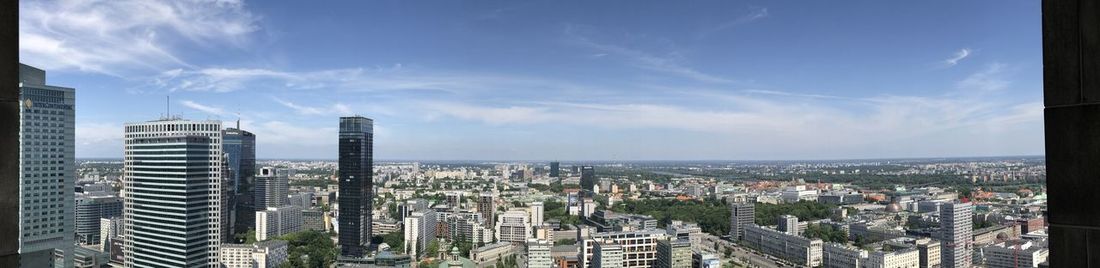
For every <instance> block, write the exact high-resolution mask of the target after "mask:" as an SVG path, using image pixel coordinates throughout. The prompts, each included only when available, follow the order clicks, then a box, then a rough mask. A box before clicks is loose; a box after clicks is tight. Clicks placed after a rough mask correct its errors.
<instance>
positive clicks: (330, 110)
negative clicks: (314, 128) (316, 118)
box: [272, 97, 355, 115]
mask: <svg viewBox="0 0 1100 268" xmlns="http://www.w3.org/2000/svg"><path fill="white" fill-rule="evenodd" d="M272 99H273V100H275V102H276V103H278V104H280V105H282V106H284V107H287V108H290V109H291V110H294V112H295V113H298V114H301V115H351V114H354V113H355V112H353V111H352V109H351V107H348V106H347V105H345V104H342V103H334V104H332V105H331V106H328V107H315V106H307V105H301V104H297V103H294V102H290V101H286V100H283V99H280V98H275V97H272Z"/></svg>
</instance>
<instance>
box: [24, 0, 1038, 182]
mask: <svg viewBox="0 0 1100 268" xmlns="http://www.w3.org/2000/svg"><path fill="white" fill-rule="evenodd" d="M204 4H207V3H201V2H180V3H175V4H166V3H164V2H125V1H116V2H95V1H93V2H81V3H71V2H31V1H24V2H23V3H22V4H21V7H20V9H21V10H20V11H21V14H22V16H21V18H20V20H21V26H20V27H21V28H20V36H21V37H22V38H21V40H20V42H21V44H20V58H21V60H22V61H23V62H24V63H26V64H29V65H32V66H35V67H39V68H42V69H45V70H46V71H48V72H49V74H50V77H49V79H50V81H51V83H53V84H57V85H62V86H67V87H74V88H77V89H78V90H80V91H79V92H82V93H78V94H80V95H79V96H78V98H77V101H78V103H77V109H78V110H77V114H76V117H77V126H76V129H77V130H76V132H77V145H76V147H77V148H76V154H77V157H78V158H101V157H105V158H118V157H121V155H122V154H121V152H122V144H121V140H122V124H123V123H126V122H143V121H147V120H152V119H155V118H157V117H159V116H160V115H162V114H161V111H164V109H165V108H166V107H163V105H164V96H166V95H171V98H172V103H171V106H172V111H179V112H178V113H177V114H179V115H182V116H184V117H185V118H188V119H194V120H201V119H205V118H217V119H220V120H223V121H225V122H226V123H227V124H229V123H230V122H232V121H234V120H236V115H235V114H236V113H238V112H239V113H240V114H241V117H242V128H243V129H245V130H248V131H251V132H253V133H256V137H257V138H256V140H257V147H258V148H257V151H258V152H257V158H260V159H335V155H336V141H337V139H336V138H335V137H336V136H337V134H336V126H337V125H336V123H337V120H338V117H339V116H342V115H350V114H360V115H363V116H366V117H370V118H372V119H374V120H375V124H376V126H375V131H376V135H377V137H376V143H377V144H376V146H377V147H376V149H377V154H376V158H377V159H409V160H414V159H416V160H478V159H499V160H509V159H511V160H520V159H524V160H531V159H545V160H563V161H572V160H595V159H601V160H704V159H713V160H719V159H737V160H750V161H751V160H777V159H801V160H812V159H874V158H883V157H885V158H912V157H956V156H958V157H966V156H1000V155H1042V154H1043V133H1042V104H1041V100H1042V95H1041V90H1040V89H1041V83H1042V78H1041V76H1040V75H1041V73H1042V68H1041V60H1040V58H1041V50H1040V45H1041V44H1040V36H1041V35H1039V23H1038V21H1039V7H1038V6H1039V3H1037V2H1034V1H1011V2H993V1H983V2H968V3H950V2H935V3H919V4H918V3H890V4H886V3H874V2H860V3H851V2H848V3H828V4H825V3H799V4H798V5H797V7H796V6H795V5H791V6H787V5H784V3H771V2H756V1H744V2H742V1H738V2H736V3H726V2H700V3H697V5H691V6H686V5H685V6H673V7H668V6H663V7H662V6H650V5H648V4H646V3H638V4H636V5H632V6H631V7H632V8H635V7H636V9H632V10H631V11H632V12H628V13H625V14H615V15H611V18H606V19H605V18H601V17H599V15H601V14H605V13H607V12H604V11H608V10H615V9H616V8H617V7H621V5H623V2H615V3H611V2H608V3H591V5H585V6H566V5H561V6H554V5H547V2H535V3H508V2H503V3H497V4H495V5H489V6H479V4H473V3H445V4H442V5H431V6H418V5H420V3H397V2H372V3H344V4H347V5H352V6H349V7H347V8H338V9H334V8H330V7H331V6H326V7H318V6H311V5H308V3H266V2H248V3H243V2H236V1H223V2H220V3H218V4H212V5H204ZM278 5H297V6H278ZM362 5H368V6H362ZM369 5H382V6H385V8H372V7H371V6H369ZM805 5H816V6H814V7H806V6H805ZM897 5H913V6H912V8H906V7H898V6H897ZM918 5H919V6H918ZM501 6H509V7H506V8H505V7H501ZM47 10H60V12H45V11H47ZM134 10H149V11H160V13H156V14H159V15H160V16H110V15H111V14H116V15H117V14H131V13H133V11H134ZM383 10H386V11H389V12H383ZM892 10H904V11H905V12H904V13H903V12H900V11H896V12H895V11H892ZM839 11H848V12H839ZM406 13H407V14H406ZM668 13H676V14H690V15H693V16H689V17H692V18H691V19H683V18H682V16H670V17H661V16H659V15H661V14H668ZM77 15H83V16H77ZM322 15H324V16H322ZM291 16H293V17H291ZM425 18H427V19H425ZM199 22H201V23H199ZM822 22H828V23H822ZM868 22H874V23H868ZM150 25H151V26H150ZM949 26H950V27H949ZM1028 31H1030V32H1032V33H1033V34H1021V32H1028ZM777 33H779V34H777ZM105 36H110V37H111V38H105ZM135 41H137V42H135ZM806 42H814V44H815V45H814V46H807V45H806V44H807V43H806ZM791 76H796V78H794V79H792V78H791ZM119 102H124V103H127V105H124V106H121V107H119V105H116V104H117V103H119ZM135 111H143V112H135Z"/></svg>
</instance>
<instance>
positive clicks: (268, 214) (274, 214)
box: [256, 206, 302, 241]
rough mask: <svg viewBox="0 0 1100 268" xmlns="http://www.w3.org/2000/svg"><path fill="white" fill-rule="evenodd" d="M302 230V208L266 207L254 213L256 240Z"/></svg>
mask: <svg viewBox="0 0 1100 268" xmlns="http://www.w3.org/2000/svg"><path fill="white" fill-rule="evenodd" d="M301 230H302V207H292V206H286V207H277V208H275V207H268V208H267V210H264V211H256V240H259V241H263V240H268V239H273V238H275V237H277V236H281V235H285V234H289V233H293V232H298V231H301Z"/></svg>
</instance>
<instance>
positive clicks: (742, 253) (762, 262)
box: [703, 234, 797, 268]
mask: <svg viewBox="0 0 1100 268" xmlns="http://www.w3.org/2000/svg"><path fill="white" fill-rule="evenodd" d="M703 238H704V239H705V240H706V241H707V242H708V243H707V245H708V246H712V245H714V243H715V242H717V243H718V244H719V245H721V246H722V248H723V249H722V252H719V253H720V254H721V255H722V256H725V250H726V249H730V250H732V251H733V255H732V258H734V259H748V260H749V264H750V265H751V266H750V267H765V268H777V267H797V265H794V264H791V263H790V262H787V261H783V260H780V261H779V262H781V263H783V264H782V266H780V265H779V264H776V261H774V260H771V259H769V258H768V256H766V255H763V254H759V253H756V252H753V251H751V249H748V248H742V247H741V246H738V245H736V244H734V243H732V242H730V241H727V240H723V239H722V238H721V237H717V236H713V235H711V234H703Z"/></svg>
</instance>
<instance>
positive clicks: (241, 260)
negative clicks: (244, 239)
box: [221, 240, 289, 268]
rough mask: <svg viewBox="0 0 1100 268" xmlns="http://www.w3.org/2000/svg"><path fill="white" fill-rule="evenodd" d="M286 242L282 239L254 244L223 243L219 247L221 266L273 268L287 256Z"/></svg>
mask: <svg viewBox="0 0 1100 268" xmlns="http://www.w3.org/2000/svg"><path fill="white" fill-rule="evenodd" d="M287 248H288V243H287V242H286V241H283V240H270V241H261V242H256V243H255V244H225V245H222V249H221V263H222V267H223V268H275V267H279V266H280V265H281V264H282V263H284V262H286V260H287V258H288V257H289V254H288V251H287Z"/></svg>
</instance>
